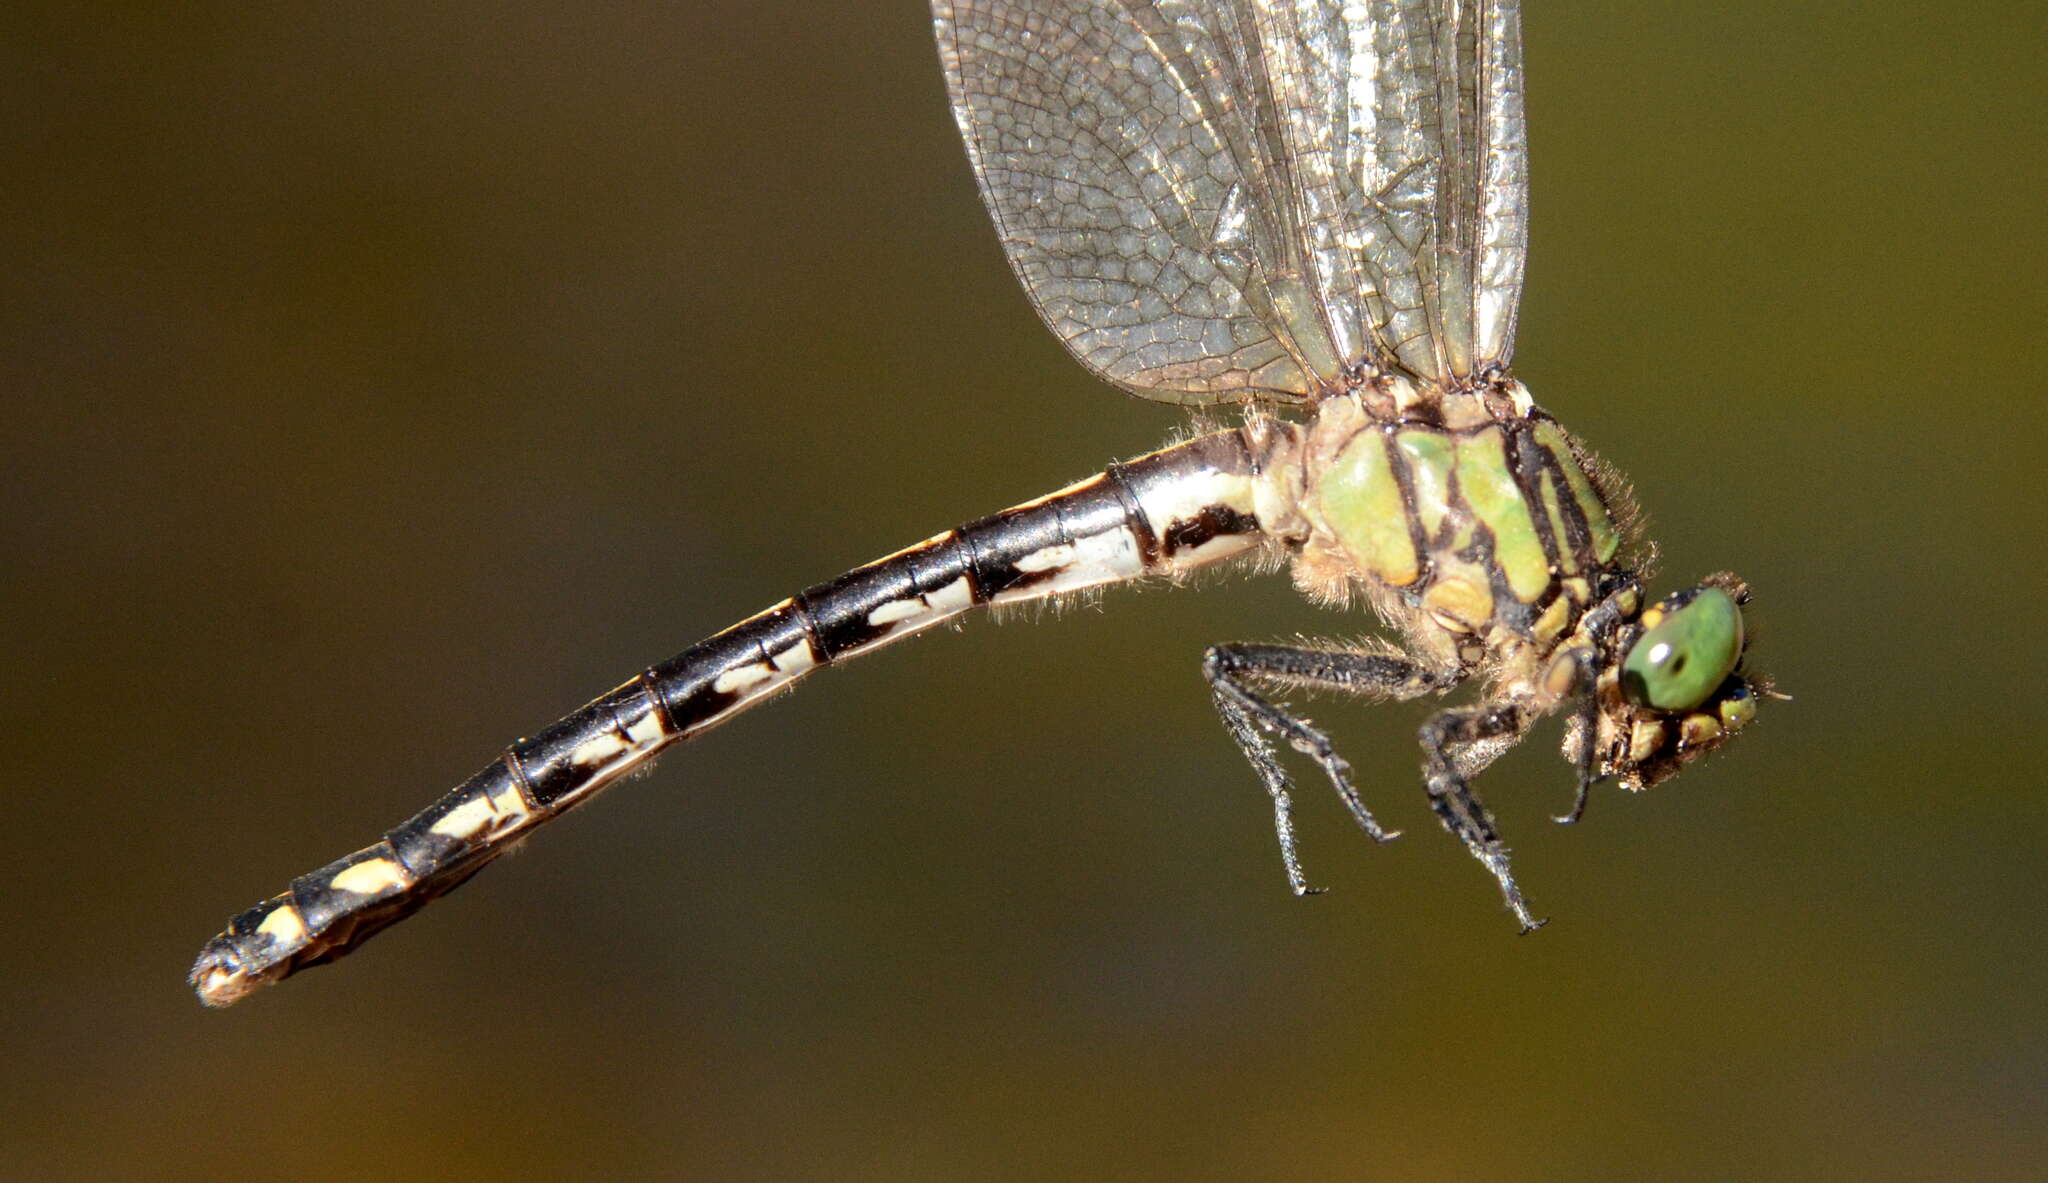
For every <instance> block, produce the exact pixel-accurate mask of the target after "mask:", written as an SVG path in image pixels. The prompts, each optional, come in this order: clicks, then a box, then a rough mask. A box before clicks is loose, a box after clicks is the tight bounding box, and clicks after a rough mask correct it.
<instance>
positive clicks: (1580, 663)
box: [1550, 648, 1600, 826]
mask: <svg viewBox="0 0 2048 1183" xmlns="http://www.w3.org/2000/svg"><path fill="white" fill-rule="evenodd" d="M1597 661H1598V659H1597V658H1595V657H1594V656H1593V651H1592V650H1591V649H1584V648H1581V649H1580V650H1579V651H1578V652H1577V653H1576V654H1575V655H1573V657H1572V665H1573V667H1574V673H1573V674H1572V694H1573V695H1575V696H1576V700H1577V704H1578V705H1576V706H1575V707H1573V709H1572V715H1573V730H1574V731H1575V732H1576V734H1577V735H1578V737H1579V750H1578V752H1577V754H1576V755H1574V756H1573V758H1572V765H1573V768H1574V770H1575V771H1576V772H1577V773H1578V782H1579V783H1578V788H1577V790H1576V791H1575V792H1574V794H1573V796H1572V807H1571V811H1570V812H1569V813H1565V814H1563V815H1561V816H1557V817H1553V818H1551V819H1550V820H1552V821H1554V822H1556V823H1557V824H1558V825H1561V826H1568V825H1571V824H1572V823H1573V822H1576V821H1578V820H1579V819H1580V818H1582V817H1584V816H1586V798H1587V796H1588V795H1589V794H1591V793H1592V791H1593V785H1594V782H1595V781H1596V780H1597V779H1598V778H1596V777H1595V776H1594V775H1593V766H1594V759H1593V755H1594V752H1593V749H1594V748H1595V747H1596V746H1597V745H1596V744H1595V742H1594V739H1595V735H1596V732H1597V730H1598V728H1599V726H1600V701H1599V699H1598V698H1597V697H1595V696H1594V694H1593V683H1594V681H1595V679H1596V678H1598V676H1599V666H1598V664H1597Z"/></svg>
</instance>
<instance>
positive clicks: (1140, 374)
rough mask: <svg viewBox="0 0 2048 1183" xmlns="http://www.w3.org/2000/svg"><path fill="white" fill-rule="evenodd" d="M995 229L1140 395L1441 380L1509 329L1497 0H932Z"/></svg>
mask: <svg viewBox="0 0 2048 1183" xmlns="http://www.w3.org/2000/svg"><path fill="white" fill-rule="evenodd" d="M932 9H933V15H934V18H935V23H936V26H937V31H938V40H939V52H940V56H941V58H942V59H943V61H944V65H945V69H946V79H947V84H948V87H949V88H950V90H951V93H952V98H953V110H954V115H955V118H956V119H957V120H958V121H959V124H960V130H961V134H962V135H963V137H964V138H965V140H966V142H967V150H968V155H969V156H970V158H971V159H972V161H973V164H974V171H975V176H976V179H977V180H978V181H979V183H980V186H981V191H982V196H983V199H984V200H985V201H986V202H987V203H988V207H989V211H990V213H991V214H992V215H993V217H994V219H995V223H996V228H997V231H998V233H999V234H1000V235H1001V237H1002V241H1003V248H1004V250H1005V251H1006V252H1007V253H1008V255H1009V258H1010V262H1011V264H1012V266H1013V267H1015V269H1016V271H1017V274H1018V276H1019V278H1020V279H1022V281H1023V283H1024V288H1025V290H1026V291H1027V292H1028V293H1029V294H1030V296H1031V299H1032V302H1033V303H1034V304H1035V305H1036V306H1037V308H1038V310H1039V314H1040V315H1041V316H1043V317H1044V318H1045V321H1046V323H1047V325H1049V326H1050V327H1051V328H1052V330H1053V332H1054V334H1055V335H1057V336H1058V337H1059V339H1060V340H1061V341H1063V342H1065V343H1066V345H1067V347H1068V348H1069V349H1070V350H1072V351H1073V352H1074V354H1075V356H1077V357H1079V358H1080V359H1081V360H1082V361H1083V362H1084V363H1086V364H1087V365H1088V366H1089V367H1090V368H1092V369H1094V370H1095V371H1096V372H1097V373H1099V374H1101V375H1102V376H1103V377H1105V378H1107V379H1109V380H1110V381H1112V382H1114V383H1116V384H1118V385H1119V386H1122V387H1124V388H1125V389H1127V390H1130V391H1132V392H1133V393H1136V394H1140V395H1144V396H1146V397H1148V398H1157V399H1165V400H1169V401H1177V402H1192V403H1214V402H1232V401H1241V400H1244V399H1253V398H1264V399H1277V400H1288V401H1293V400H1302V399H1307V398H1311V397H1314V396H1315V395H1316V394H1317V392H1318V391H1319V390H1320V389H1322V388H1324V386H1325V384H1327V383H1331V382H1333V381H1334V380H1335V379H1336V378H1337V376H1338V374H1339V373H1340V371H1341V370H1342V369H1343V368H1344V367H1345V366H1346V365H1347V364H1349V363H1354V362H1363V363H1365V364H1367V365H1369V366H1372V367H1375V368H1379V369H1401V370H1406V371H1408V372H1410V373H1412V374H1414V375H1416V376H1417V377H1420V378H1423V379H1426V380H1428V381H1431V382H1437V383H1446V382H1451V381H1455V380H1456V379H1458V378H1460V377H1462V376H1465V375H1469V374H1471V373H1473V372H1474V371H1476V370H1478V369H1480V368H1482V367H1484V366H1486V365H1487V364H1489V363H1494V362H1500V363H1505V362H1506V361H1507V360H1508V356H1509V354H1510V352H1511V350H1512V348H1513V340H1514V318H1515V303H1516V299H1517V297H1518V295H1519V293H1520V288H1521V275H1522V258H1523V251H1524V245H1525V241H1526V226H1527V213H1526V193H1527V150H1526V146H1525V141H1524V137H1523V124H1522V77H1521V39H1520V28H1519V4H1518V3H1517V0H1349V2H1344V0H933V5H932Z"/></svg>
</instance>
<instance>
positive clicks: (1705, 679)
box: [1595, 571, 1769, 790]
mask: <svg viewBox="0 0 2048 1183" xmlns="http://www.w3.org/2000/svg"><path fill="white" fill-rule="evenodd" d="M1748 601H1749V588H1748V586H1747V585H1746V584H1744V583H1743V582H1742V580H1741V579H1739V578H1737V577H1736V576H1734V575H1733V574H1730V573H1728V572H1725V571H1723V572H1720V573H1718V574H1714V575H1709V576H1708V577H1706V578H1705V579H1703V580H1701V581H1700V582H1699V583H1698V584H1696V585H1695V586H1693V587H1689V588H1686V589H1685V590H1683V591H1678V592H1673V593H1672V594H1670V595H1668V596H1666V597H1664V598H1663V599H1661V600H1659V601H1657V602H1656V603H1654V604H1652V605H1650V606H1649V607H1647V608H1645V609H1643V611H1642V612H1641V614H1640V615H1638V616H1637V617H1636V619H1635V620H1633V621H1632V622H1630V623H1629V624H1627V625H1625V626H1624V627H1623V628H1622V629H1621V630H1620V632H1619V633H1618V634H1617V635H1616V637H1615V646H1614V649H1613V650H1612V652H1613V654H1614V657H1613V659H1612V660H1611V662H1610V664H1609V666H1608V668H1607V669H1606V670H1604V671H1602V673H1601V675H1600V679H1599V684H1598V686H1597V688H1596V690H1595V695H1596V696H1597V701H1598V703H1599V707H1600V712H1599V716H1600V717H1599V726H1598V733H1597V736H1596V738H1595V742H1596V743H1598V744H1599V745H1600V746H1599V749H1598V755H1599V759H1598V763H1599V766H1600V773H1601V775H1603V776H1619V777H1620V778H1621V782H1622V784H1623V785H1625V786H1626V787H1628V788H1629V789H1632V790H1641V789H1647V788H1649V787H1650V786H1651V785H1654V784H1657V783H1658V782H1660V781H1663V780H1665V779H1667V778H1669V777H1671V776H1673V775H1674V774H1676V773H1677V772H1678V771H1679V769H1681V768H1684V767H1685V766H1686V765H1687V764H1690V763H1691V762H1692V761H1694V760H1696V759H1698V758H1699V757H1701V756H1704V755H1705V754H1707V753H1708V752H1710V751H1712V750H1714V749H1715V748H1717V747H1719V746H1721V745H1722V744H1723V743H1726V742H1727V741H1728V739H1729V737H1731V736H1733V735H1734V734H1735V733H1736V732H1738V731H1740V730H1742V728H1743V727H1744V726H1746V725H1747V724H1748V723H1749V721H1750V720H1751V719H1753V718H1755V717H1756V704H1757V699H1758V698H1759V697H1761V696H1762V695H1763V694H1765V693H1767V692H1768V690H1769V685H1768V683H1767V682H1766V681H1765V680H1763V679H1761V678H1758V677H1753V676H1752V675H1750V674H1749V673H1747V672H1746V671H1745V670H1744V668H1743V659H1744V655H1745V648H1746V646H1747V637H1746V634H1745V631H1744V629H1743V620H1742V612H1743V605H1744V604H1746V603H1748Z"/></svg>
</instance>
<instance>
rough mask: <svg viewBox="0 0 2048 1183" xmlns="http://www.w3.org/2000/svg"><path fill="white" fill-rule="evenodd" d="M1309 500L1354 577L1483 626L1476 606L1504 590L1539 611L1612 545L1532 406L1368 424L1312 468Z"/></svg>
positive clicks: (1575, 465)
mask: <svg viewBox="0 0 2048 1183" xmlns="http://www.w3.org/2000/svg"><path fill="white" fill-rule="evenodd" d="M1311 502H1312V508H1313V511H1314V513H1315V516H1317V517H1319V518H1320V519H1321V523H1322V526H1323V528H1324V529H1325V530H1326V531H1328V533H1329V535H1330V537H1331V538H1332V540H1333V541H1335V542H1336V543H1337V544H1338V545H1339V546H1340V547H1341V548H1342V549H1343V551H1344V552H1345V553H1346V554H1347V555H1348V556H1349V557H1350V559H1351V561H1352V563H1353V564H1354V565H1355V566H1356V568H1357V569H1358V570H1359V571H1360V572H1362V573H1364V574H1366V575H1368V576H1369V577H1371V578H1373V579H1376V580H1378V581H1380V582H1382V583H1385V584H1388V585H1391V586H1393V587H1396V588H1401V589H1403V590H1405V591H1407V592H1408V593H1409V594H1411V595H1414V596H1417V597H1420V598H1421V599H1422V600H1423V602H1424V603H1425V604H1426V605H1427V606H1430V607H1432V608H1436V607H1439V606H1441V607H1443V608H1444V609H1445V610H1446V611H1444V612H1439V613H1438V616H1439V619H1443V618H1444V617H1445V616H1449V617H1450V618H1453V619H1459V620H1463V621H1465V623H1466V626H1467V627H1473V628H1475V629H1476V628H1478V627H1483V626H1484V625H1485V624H1486V623H1488V622H1487V621H1485V620H1475V619H1472V614H1473V613H1474V612H1475V611H1476V612H1479V613H1482V614H1484V615H1488V616H1490V615H1492V612H1493V610H1494V608H1493V607H1489V606H1488V605H1493V606H1494V607H1499V606H1505V605H1504V604H1502V603H1501V601H1503V600H1507V599H1509V598H1510V597H1511V598H1512V601H1514V602H1518V603H1519V604H1520V605H1522V606H1523V608H1524V609H1527V608H1532V607H1536V606H1540V605H1542V604H1543V603H1545V602H1547V601H1548V600H1550V599H1551V598H1553V597H1554V596H1555V595H1556V593H1557V592H1558V590H1559V588H1560V580H1562V579H1565V578H1566V577H1575V576H1586V575H1590V574H1592V573H1594V572H1595V571H1597V570H1598V569H1600V568H1603V567H1604V566H1605V565H1606V564H1607V563H1608V562H1610V561H1611V560H1612V559H1613V558H1614V556H1615V554H1616V553H1617V552H1618V551H1619V550H1620V547H1621V534H1620V531H1619V530H1617V529H1616V528H1615V525H1614V521H1613V518H1612V516H1611V515H1610V514H1609V513H1608V509H1607V505H1606V503H1605V502H1603V501H1602V500H1601V498H1600V494H1599V492H1598V491H1597V489H1596V488H1595V487H1594V485H1593V482H1592V480H1591V479H1590V478H1589V477H1588V476H1587V475H1586V472H1585V470H1584V469H1583V468H1582V467H1581V466H1580V464H1579V460H1578V457H1577V455H1576V453H1575V451H1574V449H1573V447H1572V445H1571V443H1570V440H1569V438H1568V437H1567V436H1566V435H1565V433H1564V431H1563V429H1562V428H1560V427H1558V426H1557V424H1555V423H1554V422H1552V421H1551V420H1549V419H1548V418H1547V417H1544V416H1543V415H1542V414H1541V413H1540V412H1538V413H1536V414H1534V415H1531V416H1530V417H1529V418H1527V419H1518V420H1512V421H1492V422H1486V423H1483V424H1480V425H1475V426H1470V427H1465V428H1462V429H1453V428H1448V427H1442V426H1438V425H1435V424H1431V423H1423V422H1402V423H1394V424H1388V423H1368V424H1366V425H1363V426H1362V427H1361V429H1360V430H1358V431H1357V432H1356V433H1355V434H1353V435H1351V436H1350V437H1349V439H1348V440H1345V441H1344V442H1343V443H1342V444H1341V446H1339V447H1338V448H1337V449H1336V451H1335V454H1334V455H1333V456H1331V458H1330V461H1329V463H1328V464H1327V465H1326V466H1324V467H1323V469H1322V471H1321V472H1320V473H1319V474H1317V480H1316V484H1315V489H1314V492H1313V493H1312V495H1311ZM1515 615H1516V616H1517V617H1519V618H1522V619H1527V617H1528V612H1527V611H1519V612H1517V613H1516V614H1515ZM1447 623H1448V622H1447ZM1460 631H1462V630H1460Z"/></svg>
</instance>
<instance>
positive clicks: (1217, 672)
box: [1202, 644, 1457, 895]
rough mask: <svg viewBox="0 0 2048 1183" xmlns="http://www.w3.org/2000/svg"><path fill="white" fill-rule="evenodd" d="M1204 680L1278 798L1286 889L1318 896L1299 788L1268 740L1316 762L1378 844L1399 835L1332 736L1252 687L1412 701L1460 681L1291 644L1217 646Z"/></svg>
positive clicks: (1388, 660)
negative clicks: (1300, 826)
mask: <svg viewBox="0 0 2048 1183" xmlns="http://www.w3.org/2000/svg"><path fill="white" fill-rule="evenodd" d="M1202 676H1203V677H1204V678H1206V679H1207V680H1208V682H1209V689H1210V693H1211V694H1212V695H1213V697H1214V699H1215V703H1216V713H1217V714H1218V715H1220V716H1222V718H1223V726H1224V729H1225V730H1226V731H1228V732H1229V733H1230V738H1231V739H1233V740H1235V741H1236V743H1237V746H1238V750H1240V751H1242V752H1243V753H1244V757H1245V760H1246V761H1247V762H1249V763H1250V764H1251V766H1252V771H1253V772H1255V773H1257V774H1258V777H1259V781H1260V783H1262V784H1264V785H1265V786H1266V793H1267V795H1268V796H1270V797H1271V798H1272V799H1273V828H1274V831H1275V832H1276V833H1277V834H1278V836H1279V839H1280V858H1281V861H1282V862H1283V863H1285V864H1286V867H1287V883H1288V886H1290V887H1292V888H1293V889H1294V893H1295V894H1296V895H1314V894H1317V893H1319V892H1320V891H1321V890H1322V889H1321V888H1312V887H1309V886H1308V881H1307V878H1306V876H1305V875H1304V874H1303V872H1302V869H1301V858H1300V856H1299V854H1298V853H1297V851H1296V846H1295V837H1294V820H1293V810H1294V801H1293V796H1292V793H1291V790H1292V788H1293V782H1292V781H1291V780H1290V779H1289V778H1288V776H1287V772H1286V770H1285V769H1284V768H1282V767H1281V766H1280V761H1279V760H1278V759H1277V758H1276V757H1275V755H1274V752H1273V745H1272V742H1271V741H1270V740H1269V739H1268V738H1267V737H1268V736H1269V735H1274V736H1279V737H1280V738H1282V739H1285V740H1286V741H1287V742H1288V745H1289V746H1291V747H1293V748H1294V749H1295V750H1296V751H1299V752H1301V753H1303V754H1304V755H1306V756H1308V757H1309V758H1310V759H1312V760H1314V761H1315V762H1316V765H1317V766H1318V767H1320V768H1321V769H1322V770H1323V775H1324V776H1326V777H1328V778H1329V781H1330V785H1331V787H1332V788H1334V789H1335V790H1336V792H1337V797H1338V799H1340V800H1341V801H1343V802H1344V807H1345V808H1346V809H1348V810H1350V811H1351V816H1352V818H1353V819H1355V820H1356V821H1357V822H1358V827H1359V828H1360V829H1362V830H1364V831H1365V832H1366V834H1367V835H1368V836H1369V837H1371V838H1372V840H1373V841H1375V842H1386V841H1388V840H1390V839H1392V838H1395V837H1397V836H1398V835H1397V833H1396V832H1395V831H1390V830H1387V829H1384V828H1382V827H1381V826H1380V824H1379V822H1378V821H1377V820H1376V819H1374V817H1373V816H1372V811H1371V810H1369V809H1367V808H1366V806H1365V802H1364V800H1363V799H1361V798H1360V797H1359V795H1358V790H1357V788H1356V787H1355V786H1353V785H1352V783H1351V765H1350V764H1349V763H1347V762H1346V761H1345V760H1344V758H1343V757H1342V756H1339V755H1338V754H1337V751H1336V748H1335V747H1334V746H1332V744H1331V743H1330V738H1329V736H1328V735H1325V734H1324V733H1323V732H1322V731H1321V730H1320V729H1318V728H1316V727H1315V726H1313V725H1311V724H1310V723H1309V722H1308V720H1306V719H1303V718H1301V717H1300V716H1298V715H1295V714H1294V713H1292V712H1291V711H1289V710H1288V709H1287V708H1286V707H1284V706H1282V705H1279V704H1276V703H1274V702H1272V701H1270V700H1269V699H1267V698H1266V697H1264V696H1263V695H1261V694H1259V693H1258V692H1257V691H1256V690H1254V689H1252V687H1251V686H1250V685H1249V683H1252V682H1261V683H1267V684H1274V685H1293V686H1303V687H1310V688H1314V689H1325V690H1339V691H1344V692H1348V693H1353V694H1367V695H1372V696H1376V697H1381V698H1413V697H1415V696H1417V695H1420V694H1426V693H1429V692H1430V691H1433V690H1443V689H1447V688H1448V687H1450V686H1452V685H1455V684H1456V682H1457V677H1456V676H1455V675H1444V674H1437V673H1433V672H1431V671H1429V670H1427V669H1424V668H1423V667H1421V666H1419V665H1417V664H1415V663H1414V662H1411V661H1407V660H1404V659H1402V658H1398V657H1392V656H1389V655H1385V654H1378V653H1353V652H1347V651H1343V650H1328V649H1308V648H1300V647H1295V646H1288V645H1252V644H1235V645H1218V646H1216V647H1214V648H1212V649H1210V650H1209V651H1208V653H1206V654H1204V655H1203V658H1202Z"/></svg>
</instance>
